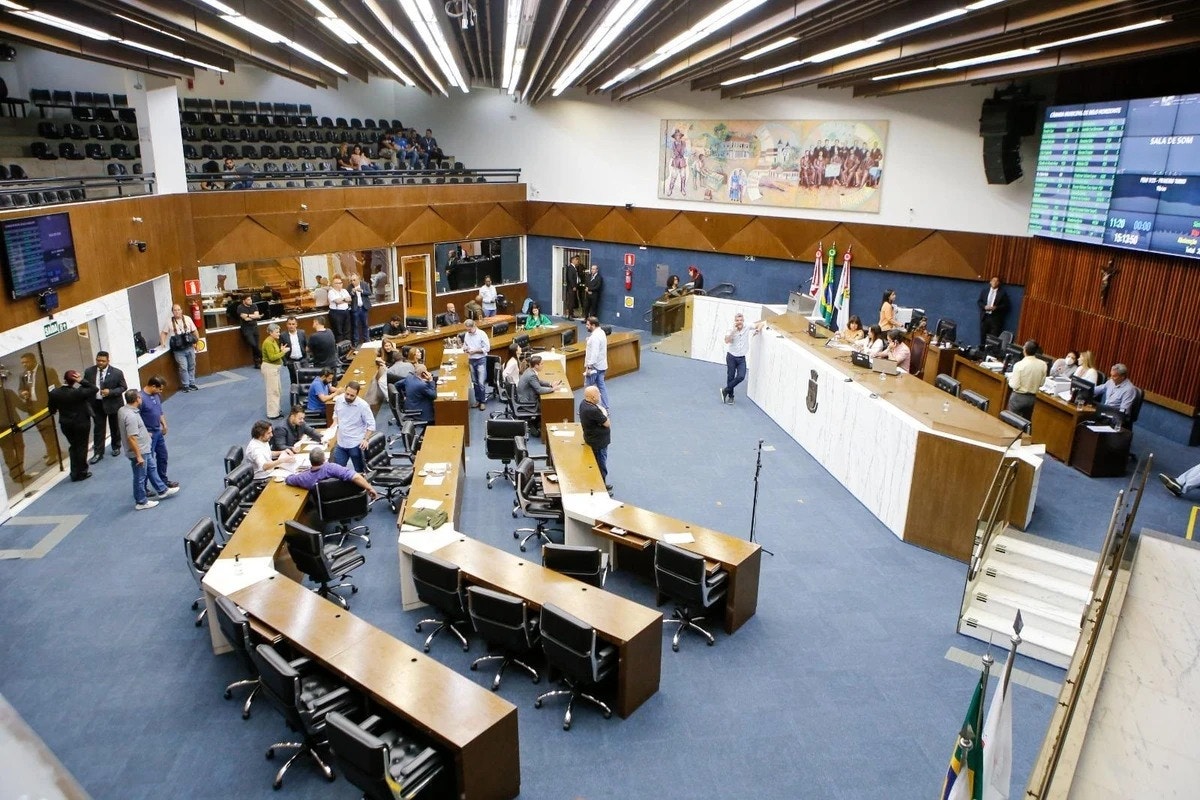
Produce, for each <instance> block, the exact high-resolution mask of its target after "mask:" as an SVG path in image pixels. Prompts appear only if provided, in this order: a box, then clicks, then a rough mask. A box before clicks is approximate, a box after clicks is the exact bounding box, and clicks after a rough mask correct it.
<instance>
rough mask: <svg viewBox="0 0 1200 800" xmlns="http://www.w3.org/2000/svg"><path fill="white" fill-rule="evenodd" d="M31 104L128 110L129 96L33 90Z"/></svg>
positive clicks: (30, 97)
mask: <svg viewBox="0 0 1200 800" xmlns="http://www.w3.org/2000/svg"><path fill="white" fill-rule="evenodd" d="M29 102H31V103H33V104H34V105H35V106H47V107H54V108H71V107H74V106H94V107H97V108H127V107H128V106H129V96H128V95H124V94H109V93H108V92H71V91H70V90H67V89H31V90H30V92H29Z"/></svg>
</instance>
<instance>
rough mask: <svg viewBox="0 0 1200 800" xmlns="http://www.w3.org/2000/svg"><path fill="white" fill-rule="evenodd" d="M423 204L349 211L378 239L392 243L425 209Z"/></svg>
mask: <svg viewBox="0 0 1200 800" xmlns="http://www.w3.org/2000/svg"><path fill="white" fill-rule="evenodd" d="M425 208H426V207H425V206H393V207H391V208H355V209H351V211H350V213H351V214H353V215H354V216H355V218H357V219H358V220H359V221H360V222H362V224H363V225H366V226H367V227H368V228H370V229H371V230H372V231H374V232H375V233H376V234H377V235H378V236H379V239H380V241H382V242H387V243H392V242H396V241H398V240H399V239H400V237H401V236H403V235H404V231H405V229H406V228H408V226H409V225H412V224H413V223H414V222H415V221H416V220H417V217H419V216H421V214H422V213H423V212H424V211H425Z"/></svg>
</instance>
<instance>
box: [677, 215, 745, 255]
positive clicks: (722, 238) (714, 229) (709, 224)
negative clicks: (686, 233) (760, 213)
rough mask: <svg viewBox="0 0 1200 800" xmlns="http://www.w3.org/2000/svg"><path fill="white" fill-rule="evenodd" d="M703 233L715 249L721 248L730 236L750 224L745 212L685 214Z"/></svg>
mask: <svg viewBox="0 0 1200 800" xmlns="http://www.w3.org/2000/svg"><path fill="white" fill-rule="evenodd" d="M684 216H685V217H687V218H688V219H689V220H690V221H691V223H692V224H693V225H695V226H696V227H697V228H698V229H699V230H700V231H701V232H702V233H703V234H704V239H705V241H707V242H708V243H709V244H710V245H712V249H713V250H720V249H721V248H722V247H723V246H724V245H725V243H726V242H728V241H729V239H730V237H731V236H733V235H734V234H735V233H738V232H739V231H741V230H742V229H743V228H745V227H746V226H747V225H749V224H750V219H751V218H750V217H747V216H746V215H744V214H710V213H704V212H701V211H688V212H686V213H685V214H684Z"/></svg>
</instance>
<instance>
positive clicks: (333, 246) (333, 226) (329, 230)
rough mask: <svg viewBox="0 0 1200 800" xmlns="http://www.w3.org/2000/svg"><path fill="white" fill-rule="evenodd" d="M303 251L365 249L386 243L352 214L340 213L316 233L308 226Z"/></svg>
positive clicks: (337, 251)
mask: <svg viewBox="0 0 1200 800" xmlns="http://www.w3.org/2000/svg"><path fill="white" fill-rule="evenodd" d="M308 236H309V237H311V239H308V240H306V243H307V246H306V247H305V248H304V252H305V253H340V252H343V251H346V250H365V249H367V248H370V247H379V246H381V245H384V244H386V242H384V241H382V239H381V237H380V236H379V234H378V233H376V232H375V231H373V230H371V229H370V228H368V227H367V226H366V225H364V224H363V223H362V222H361V221H360V220H359V219H357V218H356V217H354V216H353V215H352V214H345V213H343V214H340V215H338V216H337V217H335V218H334V219H333V220H332V221H331V222H330V224H329V225H326V226H325V227H324V228H322V229H321V230H319V231H316V235H315V236H314V235H313V229H312V228H309V232H308Z"/></svg>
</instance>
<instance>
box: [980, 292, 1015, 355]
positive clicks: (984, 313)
mask: <svg viewBox="0 0 1200 800" xmlns="http://www.w3.org/2000/svg"><path fill="white" fill-rule="evenodd" d="M976 305H977V306H979V343H980V344H983V343H984V342H986V341H987V337H988V336H999V335H1000V332H1001V331H1003V330H1004V318H1005V317H1007V316H1008V309H1009V302H1008V292H1006V291H1004V287H1003V286H1001V285H1000V279H999V278H996V277H993V278H992V279H991V280H990V281H988V285H987V287H986V288H985V289H984V290H983V291H981V292H980V293H979V300H977V301H976Z"/></svg>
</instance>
